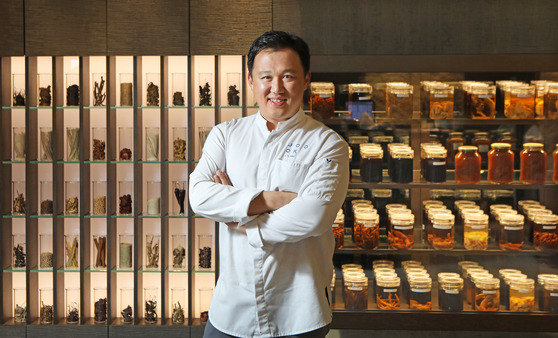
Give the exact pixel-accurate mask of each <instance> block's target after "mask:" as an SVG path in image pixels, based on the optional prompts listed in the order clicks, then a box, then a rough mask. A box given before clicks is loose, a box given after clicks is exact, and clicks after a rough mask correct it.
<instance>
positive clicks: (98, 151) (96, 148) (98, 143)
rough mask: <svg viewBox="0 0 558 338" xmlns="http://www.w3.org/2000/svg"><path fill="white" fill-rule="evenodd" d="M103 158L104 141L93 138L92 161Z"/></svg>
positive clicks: (102, 159)
mask: <svg viewBox="0 0 558 338" xmlns="http://www.w3.org/2000/svg"><path fill="white" fill-rule="evenodd" d="M104 160H105V141H102V140H97V139H93V161H104Z"/></svg>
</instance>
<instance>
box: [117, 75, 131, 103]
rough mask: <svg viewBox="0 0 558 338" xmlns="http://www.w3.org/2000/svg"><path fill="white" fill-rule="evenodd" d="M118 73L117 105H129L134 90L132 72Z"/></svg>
mask: <svg viewBox="0 0 558 338" xmlns="http://www.w3.org/2000/svg"><path fill="white" fill-rule="evenodd" d="M119 75H120V102H119V104H118V105H119V106H121V107H130V106H132V105H133V103H134V101H133V93H134V92H133V90H132V86H133V80H134V74H131V73H120V74H119ZM117 95H118V94H117ZM117 97H118V96H117Z"/></svg>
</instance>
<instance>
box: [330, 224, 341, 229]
mask: <svg viewBox="0 0 558 338" xmlns="http://www.w3.org/2000/svg"><path fill="white" fill-rule="evenodd" d="M331 227H332V228H339V224H335V223H333V225H332V226H331Z"/></svg>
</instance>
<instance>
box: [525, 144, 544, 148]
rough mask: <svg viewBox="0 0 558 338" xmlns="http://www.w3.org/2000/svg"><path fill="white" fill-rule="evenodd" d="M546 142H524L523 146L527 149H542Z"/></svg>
mask: <svg viewBox="0 0 558 338" xmlns="http://www.w3.org/2000/svg"><path fill="white" fill-rule="evenodd" d="M543 147H544V144H542V143H534V142H533V143H523V148H525V149H542V148H543Z"/></svg>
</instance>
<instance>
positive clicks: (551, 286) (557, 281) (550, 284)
mask: <svg viewBox="0 0 558 338" xmlns="http://www.w3.org/2000/svg"><path fill="white" fill-rule="evenodd" d="M543 285H544V288H545V289H546V290H552V291H555V290H558V278H549V279H547V280H545V281H544V284H543Z"/></svg>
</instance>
